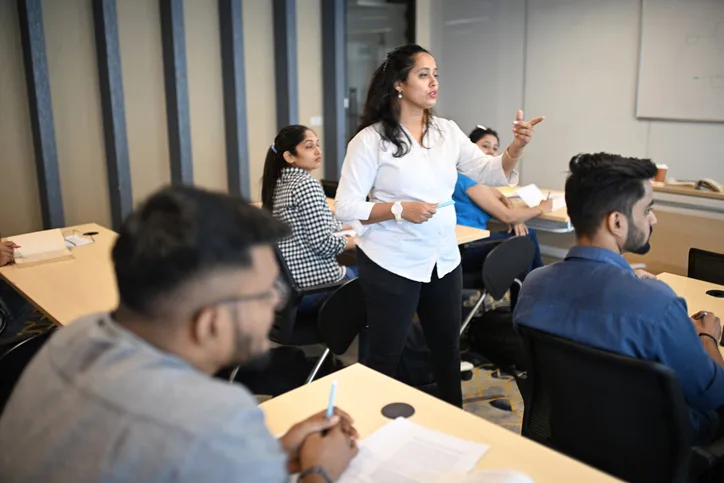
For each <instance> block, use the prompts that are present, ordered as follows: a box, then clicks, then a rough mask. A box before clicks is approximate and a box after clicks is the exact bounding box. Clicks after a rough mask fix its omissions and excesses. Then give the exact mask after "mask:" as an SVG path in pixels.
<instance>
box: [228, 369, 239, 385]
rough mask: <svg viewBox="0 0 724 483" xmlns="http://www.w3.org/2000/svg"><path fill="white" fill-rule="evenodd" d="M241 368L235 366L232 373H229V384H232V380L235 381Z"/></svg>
mask: <svg viewBox="0 0 724 483" xmlns="http://www.w3.org/2000/svg"><path fill="white" fill-rule="evenodd" d="M240 368H241V366H236V367H235V368H234V370H233V371H231V375H230V376H229V383H233V382H234V379H236V375H237V374H238V373H239V369H240Z"/></svg>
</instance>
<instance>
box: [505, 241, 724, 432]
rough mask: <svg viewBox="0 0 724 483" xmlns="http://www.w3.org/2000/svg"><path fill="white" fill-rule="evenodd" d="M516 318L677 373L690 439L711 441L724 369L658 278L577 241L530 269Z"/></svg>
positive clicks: (723, 400)
mask: <svg viewBox="0 0 724 483" xmlns="http://www.w3.org/2000/svg"><path fill="white" fill-rule="evenodd" d="M514 322H515V323H516V324H520V325H524V326H526V327H532V328H534V329H539V330H542V331H545V332H548V333H550V334H554V335H557V336H559V337H563V338H566V339H570V340H573V341H576V342H579V343H582V344H586V345H589V346H592V347H596V348H599V349H602V350H607V351H610V352H616V353H619V354H622V355H626V356H629V357H636V358H639V359H646V360H651V361H656V362H660V363H662V364H664V365H666V366H668V367H670V368H671V369H672V370H674V372H676V374H677V376H678V378H679V382H680V383H681V387H682V389H683V392H684V397H685V398H686V401H687V403H688V405H689V408H690V419H691V423H692V427H693V429H694V432H695V442H696V443H697V444H702V443H706V442H709V441H711V439H712V438H713V437H714V435H715V433H716V430H717V427H718V425H719V418H718V416H717V414H716V412H714V410H715V409H717V408H719V407H720V406H722V405H724V368H722V367H720V366H719V365H718V364H717V363H715V362H714V361H713V360H712V358H711V357H710V356H709V354H707V353H706V351H705V350H704V348H703V346H702V344H701V341H700V340H699V336H698V335H697V333H696V330H695V328H694V324H692V322H691V319H690V318H689V315H688V312H687V307H686V302H685V301H684V300H683V299H682V298H680V297H677V296H676V294H675V293H674V291H673V290H671V288H670V287H669V286H668V285H666V284H665V283H663V282H660V281H658V280H642V279H639V278H638V277H637V276H636V274H635V273H634V271H633V270H632V269H631V266H630V265H629V264H628V262H627V261H626V260H625V259H624V258H623V257H622V256H620V255H619V254H617V253H614V252H612V251H610V250H606V249H603V248H593V247H582V246H576V247H573V248H571V250H570V251H569V252H568V255H567V256H566V259H565V261H563V262H559V263H554V264H553V265H549V266H547V267H543V268H539V269H538V270H534V271H533V272H531V273H530V275H528V277H527V278H526V279H525V283H524V284H523V289H522V290H521V293H520V296H519V298H518V304H517V305H516V308H515V313H514Z"/></svg>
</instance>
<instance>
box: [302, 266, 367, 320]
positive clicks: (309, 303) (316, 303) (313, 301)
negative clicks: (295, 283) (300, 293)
mask: <svg viewBox="0 0 724 483" xmlns="http://www.w3.org/2000/svg"><path fill="white" fill-rule="evenodd" d="M353 278H357V267H347V273H345V275H344V278H343V279H342V280H352V279H353ZM332 293H333V291H328V292H319V293H313V294H311V295H305V296H304V297H302V299H301V300H300V301H299V305H297V312H299V313H302V314H316V313H317V312H319V309H321V308H322V304H323V303H324V301H325V300H327V299H328V298H329V297H331V296H332Z"/></svg>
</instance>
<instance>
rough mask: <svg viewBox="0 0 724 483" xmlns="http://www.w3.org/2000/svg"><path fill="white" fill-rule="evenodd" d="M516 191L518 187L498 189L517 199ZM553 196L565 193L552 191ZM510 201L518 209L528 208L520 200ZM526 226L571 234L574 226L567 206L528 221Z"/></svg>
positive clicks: (508, 196)
mask: <svg viewBox="0 0 724 483" xmlns="http://www.w3.org/2000/svg"><path fill="white" fill-rule="evenodd" d="M516 189H518V186H501V187H499V188H498V190H499V191H500V192H501V193H503V194H504V195H505V196H506V197H507V198H511V197H517V195H516V193H515V190H516ZM541 191H542V192H544V193H547V192H548V190H541ZM551 194H554V195H562V194H564V192H563V191H557V190H551ZM510 201H511V202H512V203H513V206H515V207H516V208H525V207H526V204H525V203H524V202H523V200H521V199H520V198H515V199H511V200H510ZM525 224H526V225H528V226H529V227H530V228H533V229H534V230H541V231H548V232H551V233H570V232H572V231H573V225H571V219H570V217H569V216H568V209H567V208H566V207H565V206H564V207H563V208H560V209H558V210H556V211H552V212H550V213H544V214H542V215H541V216H539V217H537V218H533V219H531V220H528V221H527V222H526V223H525Z"/></svg>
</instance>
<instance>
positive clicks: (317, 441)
mask: <svg viewBox="0 0 724 483" xmlns="http://www.w3.org/2000/svg"><path fill="white" fill-rule="evenodd" d="M358 451H359V449H358V448H357V442H356V441H355V439H354V438H352V437H350V435H349V434H347V433H345V432H344V430H343V429H342V425H341V424H338V425H337V426H334V427H333V428H332V429H330V430H329V432H328V433H327V434H326V435H325V436H322V434H321V433H313V434H310V435H309V437H307V439H305V440H304V444H302V447H301V449H300V451H299V460H300V468H299V469H300V471H303V470H306V469H308V468H313V467H315V466H318V467H320V468H322V469H324V471H325V472H326V473H327V475H328V476H329V477H330V478H331V479H332V481H337V480H338V479H339V477H340V476H342V473H343V472H344V470H346V469H347V466H349V462H350V461H352V459H353V458H354V457H355V456H357V452H358ZM306 480H307V478H305V481H306ZM309 480H310V481H311V478H309Z"/></svg>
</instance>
